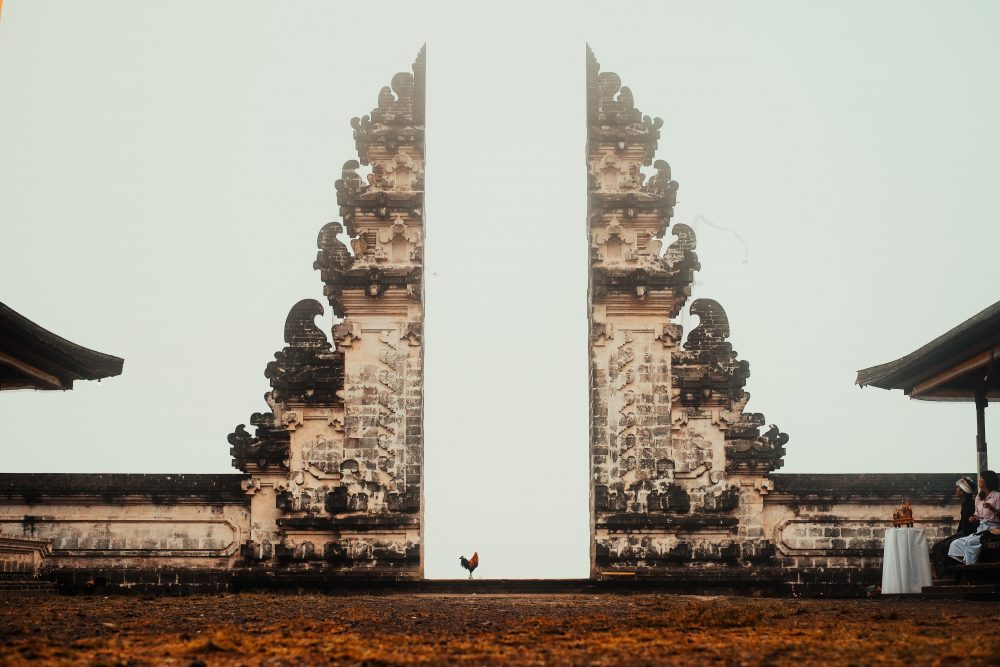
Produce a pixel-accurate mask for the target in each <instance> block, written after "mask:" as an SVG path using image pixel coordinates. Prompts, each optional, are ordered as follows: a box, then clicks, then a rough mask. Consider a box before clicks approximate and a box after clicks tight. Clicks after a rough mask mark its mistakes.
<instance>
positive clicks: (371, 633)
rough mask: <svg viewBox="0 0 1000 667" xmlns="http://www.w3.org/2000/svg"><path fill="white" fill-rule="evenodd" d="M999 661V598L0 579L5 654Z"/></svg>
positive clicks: (9, 659) (142, 659) (288, 661)
mask: <svg viewBox="0 0 1000 667" xmlns="http://www.w3.org/2000/svg"><path fill="white" fill-rule="evenodd" d="M499 663H510V664H521V665H541V664H553V665H570V664H589V665H663V664H680V665H704V664H723V665H769V664H789V665H790V664H795V665H830V664H842V665H871V664H898V665H904V664H919V665H924V664H926V665H936V664H945V663H952V664H962V665H987V664H1000V603H997V602H964V601H958V600H934V601H931V600H919V599H901V598H897V599H872V600H788V599H757V598H740V597H702V596H684V595H646V594H643V595H455V596H448V595H417V594H411V595H403V594H394V595H377V596H365V595H335V594H322V593H308V594H298V595H295V594H230V595H226V594H223V595H212V596H209V595H205V596H190V597H152V596H107V597H105V596H100V595H91V596H60V595H54V594H44V595H37V594H36V595H24V596H18V595H13V594H10V595H6V596H5V597H3V598H0V664H2V665H27V664H87V665H184V666H198V665H208V666H212V665H300V664H346V665H410V664H499Z"/></svg>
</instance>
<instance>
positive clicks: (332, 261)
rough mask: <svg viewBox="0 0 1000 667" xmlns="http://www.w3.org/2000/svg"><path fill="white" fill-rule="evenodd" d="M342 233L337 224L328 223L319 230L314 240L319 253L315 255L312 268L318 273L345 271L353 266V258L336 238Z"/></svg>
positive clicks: (340, 226) (341, 227)
mask: <svg viewBox="0 0 1000 667" xmlns="http://www.w3.org/2000/svg"><path fill="white" fill-rule="evenodd" d="M343 231H344V228H343V226H342V225H341V224H340V223H339V222H330V223H327V224H325V225H323V228H322V229H320V230H319V236H318V237H317V239H316V246H317V247H318V248H319V252H318V253H316V261H315V262H313V268H314V269H318V270H320V271H346V270H348V269H349V268H351V265H353V264H354V256H353V255H351V252H350V251H349V250H348V249H347V246H346V245H344V242H343V241H341V240H340V239H339V238H337V235H338V234H340V233H341V232H343Z"/></svg>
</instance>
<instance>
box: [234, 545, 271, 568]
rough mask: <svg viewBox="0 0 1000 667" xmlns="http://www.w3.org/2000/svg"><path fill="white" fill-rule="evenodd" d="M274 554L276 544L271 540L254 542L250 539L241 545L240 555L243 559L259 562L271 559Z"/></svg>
mask: <svg viewBox="0 0 1000 667" xmlns="http://www.w3.org/2000/svg"><path fill="white" fill-rule="evenodd" d="M272 556H274V545H272V544H271V543H270V542H253V541H250V540H248V541H247V542H244V543H243V544H241V545H240V557H241V558H242V559H243V560H246V561H251V562H255V563H259V562H262V561H266V560H271V557H272Z"/></svg>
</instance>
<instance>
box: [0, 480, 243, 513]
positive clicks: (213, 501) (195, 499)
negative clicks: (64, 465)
mask: <svg viewBox="0 0 1000 667" xmlns="http://www.w3.org/2000/svg"><path fill="white" fill-rule="evenodd" d="M246 479H249V476H248V475H241V474H232V473H222V474H166V475H164V474H133V473H92V474H87V473H0V502H4V501H6V502H8V503H9V502H11V501H14V502H17V503H26V504H29V505H36V504H44V503H74V502H98V503H102V504H110V503H114V504H127V503H128V501H130V500H131V501H140V502H143V503H148V502H152V503H153V504H162V505H170V504H179V503H184V504H188V503H197V504H201V505H217V504H232V503H237V504H249V498H248V496H247V494H246V491H244V489H243V486H242V483H243V481H244V480H246Z"/></svg>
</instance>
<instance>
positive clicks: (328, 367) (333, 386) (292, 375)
mask: <svg viewBox="0 0 1000 667" xmlns="http://www.w3.org/2000/svg"><path fill="white" fill-rule="evenodd" d="M322 314H323V306H321V305H320V303H319V302H318V301H314V300H313V299H304V300H302V301H300V302H298V303H297V304H295V306H294V307H292V310H291V311H290V312H289V313H288V318H287V320H286V321H285V342H287V343H288V346H287V347H285V348H284V349H282V350H281V351H280V352H276V353H275V355H274V359H275V360H274V361H272V362H271V363H269V364H268V365H267V368H266V369H265V371H264V376H265V377H267V378H268V379H269V380H270V381H271V387H272V388H273V391H272V397H273V399H274V400H275V401H278V402H284V401H287V400H289V399H294V400H297V401H303V402H305V403H313V404H337V403H339V402H341V399H340V398H339V397H338V396H337V395H336V394H337V392H338V391H340V390H341V389H342V388H343V386H344V355H343V353H341V352H339V351H332V350H331V347H332V346H331V344H330V343H329V341H327V339H326V335H325V334H324V333H323V332H322V331H321V330H320V329H319V327H317V326H316V325H315V323H314V322H313V320H314V319H315V317H316V316H317V315H322Z"/></svg>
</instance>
